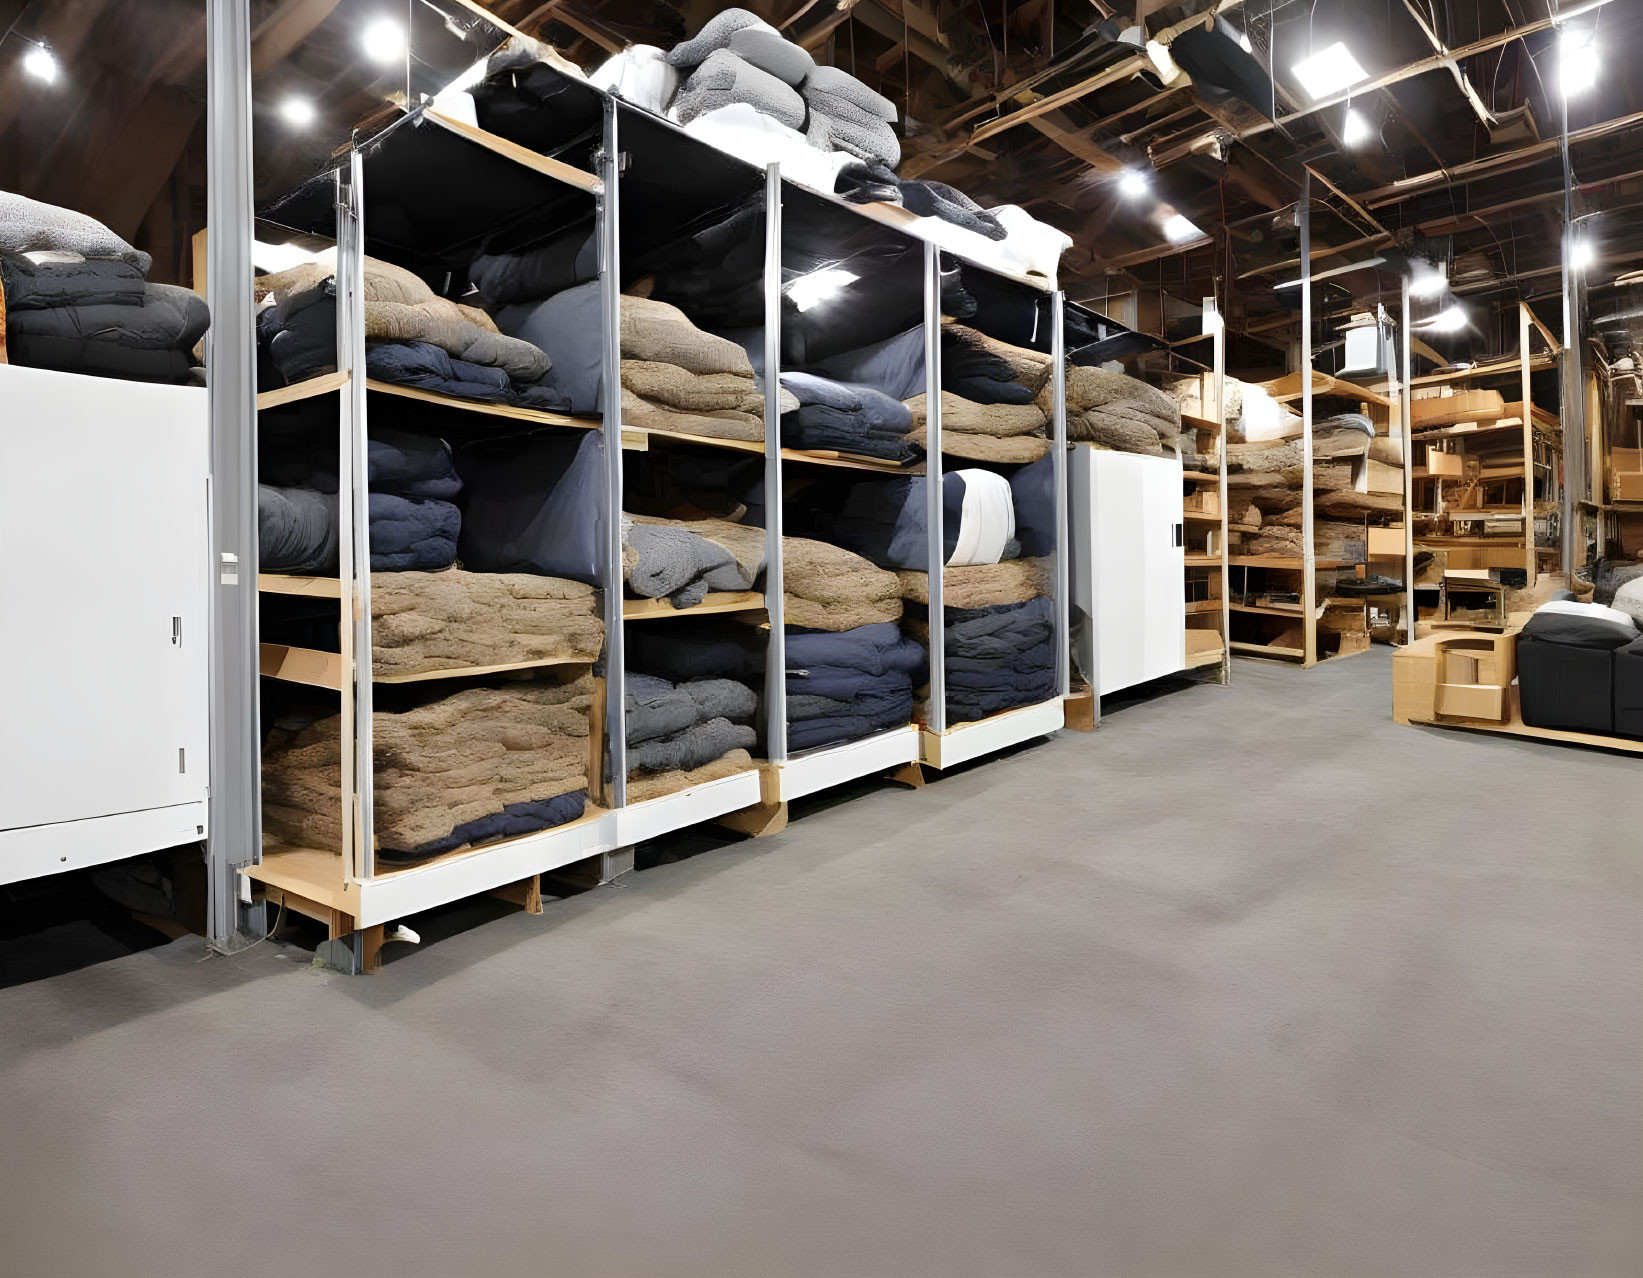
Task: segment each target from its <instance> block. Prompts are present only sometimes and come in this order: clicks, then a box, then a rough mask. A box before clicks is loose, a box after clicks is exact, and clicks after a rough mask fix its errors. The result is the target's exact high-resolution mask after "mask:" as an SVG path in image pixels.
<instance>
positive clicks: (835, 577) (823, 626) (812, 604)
mask: <svg viewBox="0 0 1643 1278" xmlns="http://www.w3.org/2000/svg"><path fill="white" fill-rule="evenodd" d="M782 606H783V608H784V610H785V611H784V616H785V619H786V622H787V624H788V625H790V626H803V627H804V628H805V629H807V630H851V629H854V628H855V627H857V626H866V625H872V624H874V623H875V622H880V621H895V620H896V619H897V618H898V617H900V616H901V607H902V605H901V588H900V585H899V583H898V582H897V581H896V574H895V573H893V572H889V571H887V570H885V569H883V568H879V567H877V566H876V565H874V564H873V563H871V562H870V561H869V560H867V559H864V558H863V557H862V556H861V555H858V554H855V553H853V552H851V551H848V550H845V549H843V548H842V547H839V546H834V545H831V544H830V543H828V542H825V541H814V540H812V539H810V538H808V537H783V538H782Z"/></svg>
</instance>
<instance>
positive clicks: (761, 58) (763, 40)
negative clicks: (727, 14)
mask: <svg viewBox="0 0 1643 1278" xmlns="http://www.w3.org/2000/svg"><path fill="white" fill-rule="evenodd" d="M720 16H721V17H722V16H723V15H722V14H721V15H720ZM728 48H729V50H730V52H732V53H734V54H735V55H736V56H737V57H738V58H740V59H741V60H742V61H743V62H750V63H752V64H753V65H754V66H756V67H758V68H759V70H761V71H768V72H770V74H771V75H773V76H775V77H776V78H777V79H778V80H780V81H782V83H784V84H791V85H792V86H793V87H794V88H795V89H796V88H798V87H799V85H801V84H803V83H804V79H805V77H806V76H808V75H809V74H810V73H811V72H812V71H814V70H815V69H816V60H815V59H814V58H812V57H811V56H810V52H809V50H807V49H805V48H804V46H803V45H797V44H794V43H793V42H792V41H791V40H786V39H783V38H782V33H781V32H780V31H777V30H775V29H773V28H771V27H767V26H764V25H763V24H762V23H761V24H760V25H759V26H756V27H752V26H749V27H742V28H741V29H740V30H738V31H732V32H731V33H730V44H729V45H728Z"/></svg>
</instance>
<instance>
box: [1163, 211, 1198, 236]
mask: <svg viewBox="0 0 1643 1278" xmlns="http://www.w3.org/2000/svg"><path fill="white" fill-rule="evenodd" d="M1164 238H1165V239H1167V240H1168V241H1169V242H1170V243H1171V244H1185V243H1187V242H1188V241H1190V240H1201V239H1203V238H1204V233H1203V232H1202V231H1200V230H1199V229H1198V228H1197V227H1196V226H1194V225H1193V224H1192V223H1191V222H1189V221H1187V219H1186V218H1184V217H1182V216H1181V215H1180V214H1179V213H1171V214H1170V215H1169V217H1167V218H1165V219H1164Z"/></svg>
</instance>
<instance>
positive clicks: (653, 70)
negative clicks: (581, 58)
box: [588, 44, 680, 115]
mask: <svg viewBox="0 0 1643 1278" xmlns="http://www.w3.org/2000/svg"><path fill="white" fill-rule="evenodd" d="M679 79H680V76H679V71H678V68H676V67H672V66H669V65H668V60H667V53H666V51H665V50H663V49H658V48H657V47H656V46H655V45H653V44H635V45H632V46H630V47H629V48H626V49H623V50H622V51H621V52H620V53H618V54H615V55H613V56H612V57H609V58H606V59H605V61H604V62H603V63H602V64H600V67H599V69H598V70H597V71H595V72H594V73H593V74H592V75H591V76H589V77H588V83H590V84H591V85H593V87H594V88H596V89H603V90H604V91H605V92H606V93H611V94H614V95H615V96H617V97H619V98H621V99H622V100H623V101H624V102H631V103H633V105H634V106H639V107H644V108H645V110H647V111H654V112H656V113H657V114H658V115H665V114H666V113H667V109H668V106H669V104H670V103H672V101H673V95H674V94H675V93H676V92H678V89H679Z"/></svg>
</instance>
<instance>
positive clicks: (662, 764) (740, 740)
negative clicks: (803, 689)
mask: <svg viewBox="0 0 1643 1278" xmlns="http://www.w3.org/2000/svg"><path fill="white" fill-rule="evenodd" d="M625 686H626V690H627V716H626V722H627V732H626V737H627V760H628V796H627V797H628V802H630V803H638V802H642V801H643V800H645V799H654V798H656V797H657V796H659V795H663V794H671V793H672V792H674V791H676V790H682V789H685V788H687V787H689V786H692V785H697V784H699V783H700V782H703V781H711V780H714V779H715V778H718V777H724V776H730V775H731V774H732V773H736V772H744V771H746V770H747V769H748V768H750V767H752V766H753V758H752V756H751V755H750V754H749V753H748V752H749V751H750V750H751V749H752V748H753V746H754V743H755V742H756V741H757V739H758V734H757V733H756V732H755V731H754V729H753V727H752V721H753V716H754V714H755V712H756V711H757V710H758V705H759V699H758V695H757V694H756V693H755V692H754V691H753V689H752V688H750V687H749V686H748V685H747V684H745V683H742V682H741V681H739V680H736V679H730V678H722V677H721V678H698V679H684V680H680V681H679V682H677V683H674V682H672V681H670V680H668V679H665V678H663V677H661V676H660V675H648V674H642V673H639V672H637V671H636V670H632V669H630V670H629V671H628V673H627V678H626V680H625Z"/></svg>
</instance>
